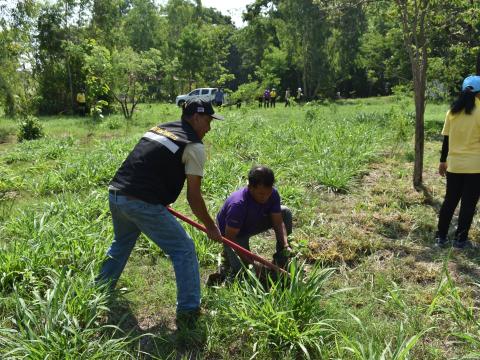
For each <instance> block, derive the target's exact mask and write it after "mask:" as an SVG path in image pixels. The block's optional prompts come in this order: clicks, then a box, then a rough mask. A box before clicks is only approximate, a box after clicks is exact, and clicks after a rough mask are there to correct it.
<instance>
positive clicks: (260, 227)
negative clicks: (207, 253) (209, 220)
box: [217, 166, 292, 275]
mask: <svg viewBox="0 0 480 360" xmlns="http://www.w3.org/2000/svg"><path fill="white" fill-rule="evenodd" d="M274 182H275V177H274V174H273V171H272V170H271V169H269V168H267V167H265V166H255V167H253V168H252V169H251V170H250V172H249V173H248V186H247V187H244V188H242V189H240V190H237V191H235V192H234V193H232V194H231V195H230V196H229V197H228V199H227V200H226V201H225V203H224V204H223V207H222V209H221V210H220V212H219V213H218V214H217V223H218V227H219V228H220V231H221V233H222V235H223V236H225V237H226V238H227V239H229V240H232V241H233V242H235V243H237V244H239V245H240V246H242V247H243V248H245V249H247V250H250V243H249V241H250V237H251V236H254V235H257V234H260V233H262V232H264V231H267V230H268V229H271V228H273V230H274V231H275V237H276V243H277V244H276V253H275V254H274V256H273V260H274V263H276V264H277V265H278V266H280V267H283V266H285V264H286V262H287V260H288V255H289V254H290V253H291V248H290V246H289V244H288V240H287V236H288V235H289V234H291V232H292V213H291V211H290V209H288V208H287V207H286V206H282V205H280V195H279V193H278V191H277V189H275V188H274V187H273V184H274ZM224 255H225V257H226V259H225V260H226V261H225V267H226V268H225V269H224V270H223V271H222V272H223V275H225V272H230V273H231V274H233V275H235V274H237V273H238V272H239V271H240V270H241V269H242V262H243V263H246V264H250V263H251V260H250V259H248V258H242V259H240V258H239V257H238V256H237V254H236V253H235V251H234V250H232V249H231V248H230V247H228V246H226V245H224Z"/></svg>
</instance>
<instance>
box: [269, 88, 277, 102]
mask: <svg viewBox="0 0 480 360" xmlns="http://www.w3.org/2000/svg"><path fill="white" fill-rule="evenodd" d="M276 101H277V90H275V88H272V91H270V106H271V107H275V102H276Z"/></svg>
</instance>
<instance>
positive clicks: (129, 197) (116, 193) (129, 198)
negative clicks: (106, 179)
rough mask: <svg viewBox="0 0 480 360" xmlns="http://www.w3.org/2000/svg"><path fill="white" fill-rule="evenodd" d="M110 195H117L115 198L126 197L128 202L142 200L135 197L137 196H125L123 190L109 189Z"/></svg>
mask: <svg viewBox="0 0 480 360" xmlns="http://www.w3.org/2000/svg"><path fill="white" fill-rule="evenodd" d="M108 193H109V194H112V195H115V196H118V195H120V196H125V197H126V198H127V199H128V200H140V199H139V198H137V197H135V196H131V195H128V194H125V193H124V192H123V191H122V190H113V189H109V190H108Z"/></svg>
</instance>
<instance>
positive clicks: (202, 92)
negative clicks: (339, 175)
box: [175, 88, 218, 106]
mask: <svg viewBox="0 0 480 360" xmlns="http://www.w3.org/2000/svg"><path fill="white" fill-rule="evenodd" d="M217 90H218V89H217V88H199V89H195V90H192V91H190V92H189V93H188V94H185V95H178V96H177V98H176V99H175V104H176V105H177V106H182V105H183V104H184V103H185V102H186V101H187V100H190V99H196V98H200V99H203V100H206V101H213V100H214V99H215V93H216V92H217Z"/></svg>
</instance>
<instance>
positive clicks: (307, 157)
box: [0, 105, 477, 359]
mask: <svg viewBox="0 0 480 360" xmlns="http://www.w3.org/2000/svg"><path fill="white" fill-rule="evenodd" d="M382 106H383V105H382ZM392 106H393V105H392ZM144 110H145V111H143V112H140V113H139V115H138V117H137V119H136V120H135V121H134V122H132V123H130V124H129V125H128V126H129V127H128V128H127V127H126V126H123V127H122V128H120V129H117V130H111V131H110V129H109V127H110V125H109V124H107V123H105V124H99V125H98V126H94V127H92V126H87V125H86V124H83V123H81V121H83V120H81V119H67V120H64V119H50V120H48V121H45V123H44V124H45V130H46V134H47V138H45V139H42V140H38V141H32V142H25V143H22V144H16V145H12V146H11V147H10V148H9V149H8V150H7V151H5V152H3V153H2V154H0V297H1V298H2V300H1V301H0V303H1V304H0V314H1V315H2V316H3V318H2V319H1V320H0V328H1V331H0V357H2V358H13V359H15V358H32V359H40V358H42V359H43V358H45V357H46V356H50V357H51V358H62V359H63V358H70V359H87V358H88V359H90V358H93V359H95V358H102V359H103V358H108V357H114V358H140V357H142V356H143V354H142V353H141V350H140V349H139V348H138V346H139V345H138V344H139V339H138V337H135V336H131V335H129V334H125V333H122V331H121V330H120V329H118V328H116V327H114V326H110V325H106V324H107V321H106V314H107V313H108V298H107V296H106V294H105V293H104V292H103V290H102V289H98V288H95V287H94V286H93V278H94V276H95V273H96V271H97V270H98V266H99V262H100V261H101V260H102V259H103V257H104V253H105V250H106V248H107V246H108V245H109V244H110V242H111V240H112V229H111V224H110V214H109V210H108V200H107V192H106V185H107V183H108V181H109V180H110V179H111V177H112V176H113V174H114V172H115V170H116V169H117V168H118V166H119V165H120V164H121V162H122V161H123V159H124V158H125V156H126V155H127V154H128V152H129V151H130V150H131V149H132V147H133V146H134V144H135V143H136V141H137V140H138V138H139V137H140V136H141V135H142V133H143V132H144V131H145V129H146V128H148V127H149V126H151V125H154V124H157V123H161V122H165V121H170V120H174V119H175V118H177V115H178V109H176V108H174V107H167V106H161V107H158V108H155V107H152V108H151V109H149V108H148V106H145V107H144ZM150 110H151V111H150ZM225 112H226V115H227V121H224V122H216V123H214V125H213V130H212V132H211V133H210V134H208V135H207V137H206V138H205V145H206V148H207V155H208V157H209V159H208V161H207V168H206V171H205V177H204V180H203V184H202V186H203V192H204V194H205V196H206V199H207V203H208V206H209V209H211V211H212V212H215V211H216V210H218V209H219V208H220V205H221V203H222V202H223V201H224V200H225V198H226V197H227V196H228V195H229V194H230V193H231V192H232V191H234V190H236V189H238V188H239V187H241V186H244V185H245V184H246V182H247V180H246V174H247V172H248V169H249V168H250V167H251V165H253V164H257V163H261V164H265V165H267V166H271V167H272V168H273V169H274V171H275V174H276V177H277V185H278V188H279V190H280V194H281V196H282V199H283V201H284V203H286V204H287V205H289V206H290V207H291V208H292V210H293V211H294V213H296V214H298V216H297V217H296V224H295V225H296V230H295V231H296V232H297V233H301V234H302V236H303V234H304V235H305V238H308V237H309V236H316V233H314V232H313V229H312V227H313V226H312V225H309V224H310V222H309V221H308V222H307V221H306V220H305V219H308V218H309V215H310V214H312V213H314V212H316V211H317V210H318V209H317V208H316V207H315V205H316V203H315V192H316V191H318V190H319V189H320V188H328V189H334V190H340V191H348V190H349V189H351V187H352V186H353V185H354V184H355V181H356V179H358V177H359V176H361V175H362V174H363V173H364V172H365V170H366V168H367V165H368V163H369V162H371V161H375V160H377V159H379V158H380V156H381V154H382V153H383V152H384V151H385V150H386V149H387V150H391V149H392V148H393V147H394V144H396V143H401V142H402V141H404V140H405V138H406V137H407V136H408V131H409V130H408V126H407V125H406V124H407V123H406V122H405V121H406V120H405V119H406V115H405V113H404V110H403V109H401V110H395V111H391V110H389V109H385V108H382V107H380V106H378V107H376V108H375V109H374V110H372V111H370V110H369V109H367V108H366V107H364V106H357V105H354V106H350V107H349V108H347V107H343V106H341V105H331V106H305V107H304V108H299V107H297V108H295V109H289V110H286V111H281V109H279V110H278V111H277V110H275V111H270V112H269V111H263V110H262V111H258V110H256V109H250V108H246V109H241V110H240V111H229V110H226V111H225ZM66 124H68V125H71V124H75V126H72V128H75V131H78V132H75V133H71V132H67V130H66ZM82 124H83V125H82ZM115 127H116V126H115ZM87 133H89V135H90V136H85V135H86V134H87ZM113 136H114V137H113ZM175 208H179V210H182V211H183V210H185V209H187V204H186V202H185V200H184V199H183V197H181V198H180V199H179V200H178V203H177V204H175ZM312 224H313V223H312ZM189 232H190V234H191V235H192V237H193V239H194V241H195V243H196V248H197V253H198V257H199V261H200V264H201V266H202V267H203V268H205V267H210V266H212V265H213V264H214V262H215V256H216V253H217V252H218V251H219V250H220V247H219V245H217V244H214V243H212V242H209V241H207V240H206V237H205V236H204V235H203V234H201V233H199V232H197V231H196V230H191V229H189ZM312 234H313V235H312ZM345 241H346V242H348V241H349V239H346V240H345ZM154 249H155V250H154ZM146 254H149V255H148V256H153V257H155V256H162V255H163V254H162V252H161V251H160V250H158V249H157V248H156V247H155V246H154V245H152V244H151V242H147V241H145V240H144V239H141V240H140V242H139V244H138V246H137V247H136V251H135V253H134V254H133V256H135V257H138V258H140V259H142V260H143V259H144V256H146ZM304 270H305V268H304V267H302V266H300V265H298V264H294V265H292V267H291V268H290V272H289V274H288V276H287V277H286V278H284V279H283V280H279V281H271V282H270V284H269V289H268V290H267V289H266V288H265V287H264V286H263V284H262V283H261V282H260V281H259V280H258V279H257V278H256V277H255V275H254V274H253V273H251V272H247V279H246V280H245V281H236V282H234V283H233V284H232V285H231V286H230V287H228V288H223V289H214V290H207V296H206V305H207V308H208V309H209V310H210V315H207V316H208V317H207V326H208V329H209V331H208V334H207V337H208V339H207V341H206V343H205V345H204V347H203V348H201V349H200V351H201V352H202V353H203V354H205V355H206V356H210V357H211V358H275V359H276V358H280V357H281V358H291V359H297V358H308V357H310V358H339V357H340V358H359V357H356V356H357V355H356V354H357V353H362V352H363V353H365V354H367V355H368V356H370V355H371V356H382V354H384V356H385V357H386V358H392V359H393V358H395V359H401V358H402V357H398V356H400V355H395V354H404V355H405V354H408V353H409V350H410V349H411V348H412V347H413V345H415V343H416V342H417V341H418V338H419V337H420V336H421V332H418V334H419V335H418V334H412V332H411V331H410V330H409V329H407V330H405V329H403V328H402V327H401V326H400V323H399V322H398V323H397V322H395V324H397V325H398V329H399V333H398V334H397V337H396V338H395V341H390V337H391V334H389V333H386V334H385V335H384V338H381V339H377V338H376V339H375V341H373V342H372V344H370V342H369V341H368V340H365V339H368V337H369V336H370V335H371V333H372V331H371V329H370V328H367V327H365V329H364V330H361V329H360V330H359V335H358V336H357V335H355V334H351V333H348V335H346V334H347V333H344V332H342V331H341V330H340V327H339V326H338V324H339V323H341V322H342V321H346V320H345V319H344V318H343V317H341V316H339V314H338V313H334V312H331V311H330V310H331V308H332V302H331V299H332V297H333V295H334V293H333V292H331V291H329V290H326V287H327V284H328V282H329V278H330V277H331V276H332V274H333V270H332V269H323V268H322V267H320V266H319V265H316V266H314V267H313V268H311V269H309V270H308V271H307V276H306V278H304V275H305V274H304ZM165 271H171V270H170V268H169V269H168V270H165ZM202 271H204V269H203V270H202ZM165 278H166V277H165ZM155 280H157V279H153V280H152V281H155ZM133 281H135V279H133ZM165 281H171V283H170V285H171V286H170V285H169V287H168V288H169V289H170V288H174V285H173V280H172V279H165ZM132 287H134V286H132ZM138 290H139V291H138V293H139V294H140V295H137V296H142V295H141V294H145V293H146V292H148V291H150V290H151V289H149V288H146V287H145V288H140V289H138ZM172 292H173V290H172ZM134 296H135V295H134V294H132V298H133V299H135V298H134ZM155 296H156V294H153V295H152V298H154V297H155ZM172 297H173V296H172ZM133 301H134V300H133ZM152 306H155V304H154V305H152ZM172 306H173V304H172ZM437 310H438V309H437ZM402 311H403V310H402ZM455 311H456V310H455ZM445 312H446V310H445ZM348 321H351V322H352V327H353V326H359V327H360V325H359V324H356V325H355V322H354V321H353V320H351V319H349V320H348ZM348 324H350V323H348ZM459 329H460V328H459ZM459 331H460V330H459ZM462 331H463V330H462ZM459 334H460V332H459ZM463 334H464V335H465V336H470V338H471V339H477V338H475V336H477V335H476V334H477V332H476V330H475V328H474V327H470V328H468V331H466V332H464V333H463ZM417 335H418V337H417ZM458 338H459V339H460V335H459V336H458ZM385 339H386V340H385ZM471 341H472V344H473V341H474V340H471ZM370 347H371V348H372V351H370V350H369V349H370ZM47 351H50V352H47ZM49 354H50V355H49ZM369 354H370V355H369ZM367 355H366V356H367ZM394 356H397V357H394ZM402 356H403V355H402ZM405 356H406V355H405ZM364 358H365V357H364ZM403 358H405V357H403ZM403 358H402V359H403Z"/></svg>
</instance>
